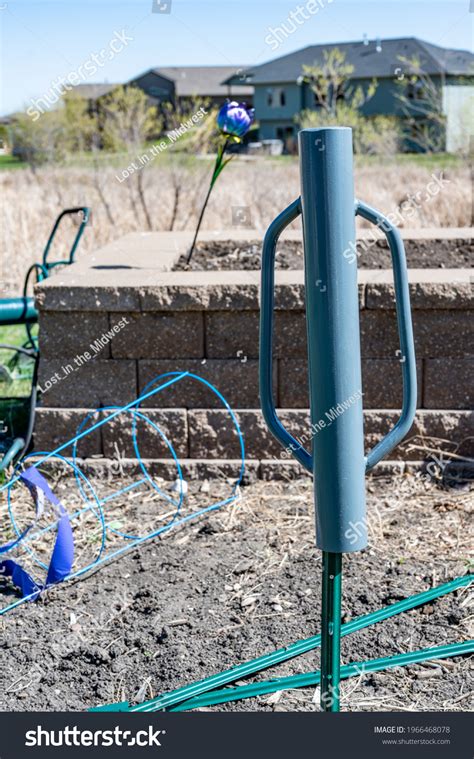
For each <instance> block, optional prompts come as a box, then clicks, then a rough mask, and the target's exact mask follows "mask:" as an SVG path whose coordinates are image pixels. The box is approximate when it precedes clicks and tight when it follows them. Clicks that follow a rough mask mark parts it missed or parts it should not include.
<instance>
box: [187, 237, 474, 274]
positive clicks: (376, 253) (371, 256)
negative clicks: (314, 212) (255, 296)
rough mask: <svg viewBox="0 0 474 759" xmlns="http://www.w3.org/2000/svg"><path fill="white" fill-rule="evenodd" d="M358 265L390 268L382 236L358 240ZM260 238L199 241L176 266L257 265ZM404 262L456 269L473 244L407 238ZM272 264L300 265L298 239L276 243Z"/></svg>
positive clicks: (470, 260) (471, 260)
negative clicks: (379, 238) (273, 262)
mask: <svg viewBox="0 0 474 759" xmlns="http://www.w3.org/2000/svg"><path fill="white" fill-rule="evenodd" d="M358 245H359V250H360V256H359V258H358V266H359V268H361V269H391V268H392V263H391V258H390V251H389V249H388V246H387V243H386V241H385V240H377V241H376V242H375V243H371V242H370V241H366V243H365V245H364V242H359V243H358ZM261 250H262V246H261V242H260V241H256V242H253V243H249V242H242V243H239V242H231V241H225V242H212V243H210V242H206V243H198V245H197V247H196V250H195V251H194V254H193V258H192V260H191V264H190V265H189V266H188V265H187V264H186V261H185V257H184V256H182V257H181V258H180V259H179V261H178V263H177V264H176V266H175V269H176V270H182V271H186V270H189V269H191V270H216V269H218V270H221V271H222V270H230V269H232V270H233V269H240V270H242V269H245V270H249V269H259V268H260V263H261ZM405 250H406V254H407V263H408V266H409V268H411V269H459V268H471V267H473V266H474V245H473V243H472V241H470V240H406V241H405ZM275 265H276V268H277V269H302V268H303V248H302V245H301V243H300V242H295V241H283V242H281V243H279V245H278V248H277V253H276V259H275Z"/></svg>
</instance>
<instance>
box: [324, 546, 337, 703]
mask: <svg viewBox="0 0 474 759" xmlns="http://www.w3.org/2000/svg"><path fill="white" fill-rule="evenodd" d="M341 579H342V554H340V553H329V552H328V551H324V552H323V574H322V598H321V602H322V605H321V697H320V705H321V711H323V712H338V711H339V680H340V673H341Z"/></svg>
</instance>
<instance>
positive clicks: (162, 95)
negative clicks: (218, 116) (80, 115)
mask: <svg viewBox="0 0 474 759" xmlns="http://www.w3.org/2000/svg"><path fill="white" fill-rule="evenodd" d="M241 70H242V68H240V69H239V68H238V67H237V66H168V67H162V68H153V69H149V70H148V71H145V72H144V73H143V74H140V75H139V76H137V77H134V78H133V79H130V80H129V81H127V82H124V85H128V86H132V85H133V86H135V87H139V88H140V89H141V90H143V91H144V92H146V94H147V95H148V96H149V98H150V102H151V103H152V104H153V105H159V104H160V103H163V102H172V103H180V104H181V105H183V104H184V103H185V102H186V101H188V100H190V99H191V98H198V99H201V100H210V101H211V103H212V104H213V105H221V104H222V103H224V102H225V100H226V99H227V98H236V99H237V100H241V101H242V100H245V102H247V103H249V104H250V103H251V102H252V99H253V87H252V86H251V85H248V84H246V83H243V82H242V81H240V79H239V74H238V72H239V71H241ZM236 72H237V73H236ZM231 76H234V77H235V79H236V82H235V83H234V84H224V83H223V82H224V80H225V79H229V78H230V77H231ZM118 86H119V85H118V84H78V85H77V86H76V87H74V93H75V94H76V95H79V96H80V97H84V98H87V100H88V101H89V110H90V111H91V112H94V111H96V110H97V108H98V104H99V102H100V100H101V98H103V97H104V96H106V95H108V94H109V93H110V92H112V90H114V89H115V88H116V87H118Z"/></svg>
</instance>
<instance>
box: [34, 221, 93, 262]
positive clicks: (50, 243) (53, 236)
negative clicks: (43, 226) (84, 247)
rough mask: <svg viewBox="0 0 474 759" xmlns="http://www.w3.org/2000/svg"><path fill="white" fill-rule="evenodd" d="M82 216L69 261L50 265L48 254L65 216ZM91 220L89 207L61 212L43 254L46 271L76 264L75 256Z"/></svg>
mask: <svg viewBox="0 0 474 759" xmlns="http://www.w3.org/2000/svg"><path fill="white" fill-rule="evenodd" d="M80 213H81V214H82V219H81V223H80V224H79V229H78V230H77V233H76V236H75V238H74V240H73V243H72V246H71V250H70V251H69V259H68V260H67V261H55V262H54V263H48V254H49V251H50V248H51V245H52V242H53V240H54V238H55V236H56V232H57V231H58V228H59V225H60V224H61V221H62V219H63V218H64V217H65V216H69V215H71V214H72V215H74V214H80ZM89 218H90V208H88V207H87V206H78V207H77V208H65V209H64V211H61V213H60V214H59V216H58V218H57V219H56V221H55V222H54V226H53V228H52V230H51V234H50V235H49V238H48V242H47V243H46V247H45V249H44V252H43V266H44V267H46V269H52V268H53V267H55V266H59V265H60V264H72V263H74V254H75V252H76V249H77V246H78V245H79V241H80V239H81V237H82V234H83V232H84V229H85V227H86V226H87V224H88V222H89Z"/></svg>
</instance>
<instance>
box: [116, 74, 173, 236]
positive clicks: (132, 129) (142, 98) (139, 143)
mask: <svg viewBox="0 0 474 759" xmlns="http://www.w3.org/2000/svg"><path fill="white" fill-rule="evenodd" d="M102 110H103V115H104V127H103V136H104V145H105V147H108V148H109V149H112V150H115V151H117V150H125V151H126V152H127V153H128V155H129V157H130V159H131V160H133V159H135V160H136V161H138V164H139V165H138V166H137V170H135V171H134V172H133V174H132V176H133V177H134V178H135V179H134V181H135V187H136V190H137V194H138V198H139V202H140V205H141V208H142V211H143V214H144V216H145V221H146V224H147V227H148V229H153V223H152V219H151V214H150V211H149V209H148V205H147V202H146V192H145V183H144V176H143V167H144V166H145V165H146V164H141V163H140V158H139V154H140V152H141V151H143V149H144V148H145V146H146V142H147V140H149V139H150V138H151V137H153V136H154V135H157V134H160V132H161V130H162V127H163V120H162V119H161V118H159V117H158V113H157V110H156V107H155V106H150V104H149V99H148V96H147V95H146V94H145V93H144V92H143V90H141V89H139V88H138V87H133V86H132V87H117V88H116V89H114V90H113V91H112V92H111V93H110V94H109V95H108V96H107V97H106V98H104V101H103V105H102ZM127 181H129V180H127ZM129 189H130V201H131V204H132V208H133V210H134V213H135V215H136V207H135V199H134V196H133V189H132V186H131V185H129Z"/></svg>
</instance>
